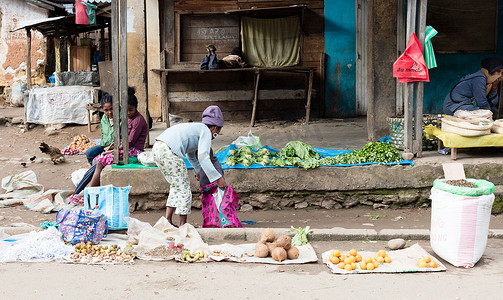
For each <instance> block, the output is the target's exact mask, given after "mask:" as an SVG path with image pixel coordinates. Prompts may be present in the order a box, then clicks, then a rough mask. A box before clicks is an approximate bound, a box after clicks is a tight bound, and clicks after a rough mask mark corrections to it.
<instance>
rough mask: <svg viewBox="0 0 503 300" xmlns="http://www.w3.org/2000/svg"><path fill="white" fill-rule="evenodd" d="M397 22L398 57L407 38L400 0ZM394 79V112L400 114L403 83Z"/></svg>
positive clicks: (403, 10)
mask: <svg viewBox="0 0 503 300" xmlns="http://www.w3.org/2000/svg"><path fill="white" fill-rule="evenodd" d="M397 2H398V3H397V6H398V7H397V23H396V28H397V33H396V57H397V58H398V57H400V55H402V53H403V51H404V50H405V44H406V43H407V39H408V38H409V37H408V36H406V31H405V27H406V25H405V24H406V19H407V17H406V15H405V14H404V12H405V3H404V1H402V0H399V1H397ZM395 80H396V111H395V114H396V116H401V115H403V105H404V103H405V101H404V93H405V91H404V88H405V86H404V84H402V83H399V82H398V79H395Z"/></svg>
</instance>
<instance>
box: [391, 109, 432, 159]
mask: <svg viewBox="0 0 503 300" xmlns="http://www.w3.org/2000/svg"><path fill="white" fill-rule="evenodd" d="M387 120H388V127H389V135H390V143H391V144H393V145H394V146H395V147H396V148H397V149H398V150H403V149H404V147H403V131H404V118H403V117H401V118H388V119H387ZM414 124H415V122H414V120H413V121H412V137H413V138H415V130H414V127H415V126H414ZM440 124H441V116H440V117H439V116H438V115H423V129H424V126H427V125H433V126H436V127H440ZM436 147H437V140H430V139H427V138H426V137H425V136H424V134H423V150H424V151H428V150H434V149H436Z"/></svg>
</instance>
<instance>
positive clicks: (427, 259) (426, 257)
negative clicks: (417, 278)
mask: <svg viewBox="0 0 503 300" xmlns="http://www.w3.org/2000/svg"><path fill="white" fill-rule="evenodd" d="M423 260H424V261H425V262H427V263H429V262H430V261H431V257H429V256H425V257H424V258H423Z"/></svg>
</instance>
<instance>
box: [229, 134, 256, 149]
mask: <svg viewBox="0 0 503 300" xmlns="http://www.w3.org/2000/svg"><path fill="white" fill-rule="evenodd" d="M232 144H234V145H236V147H238V148H239V147H243V146H248V147H251V148H252V150H258V149H260V148H262V144H261V143H260V137H258V136H254V135H253V134H252V131H251V130H250V131H249V132H248V136H239V137H238V138H237V139H236V140H235V141H234V142H232Z"/></svg>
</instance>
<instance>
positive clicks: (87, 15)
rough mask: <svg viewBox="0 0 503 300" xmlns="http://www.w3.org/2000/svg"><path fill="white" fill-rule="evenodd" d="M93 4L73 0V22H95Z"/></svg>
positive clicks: (91, 23) (92, 23)
mask: <svg viewBox="0 0 503 300" xmlns="http://www.w3.org/2000/svg"><path fill="white" fill-rule="evenodd" d="M97 8H98V7H97V6H96V5H94V4H91V3H88V2H86V1H83V0H75V24H80V25H94V24H96V9H97Z"/></svg>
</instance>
